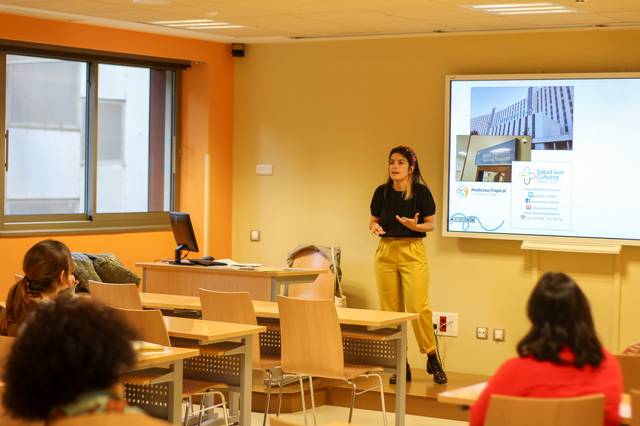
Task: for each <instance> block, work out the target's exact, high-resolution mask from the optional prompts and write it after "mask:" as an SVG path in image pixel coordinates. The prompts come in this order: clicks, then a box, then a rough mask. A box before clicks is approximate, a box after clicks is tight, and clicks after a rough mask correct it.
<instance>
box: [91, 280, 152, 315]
mask: <svg viewBox="0 0 640 426" xmlns="http://www.w3.org/2000/svg"><path fill="white" fill-rule="evenodd" d="M89 293H90V294H91V297H93V298H95V300H97V301H99V302H102V303H104V304H105V305H108V306H113V307H114V308H125V309H142V301H141V300H140V293H138V287H137V286H136V285H135V284H110V283H100V282H97V281H93V280H89Z"/></svg>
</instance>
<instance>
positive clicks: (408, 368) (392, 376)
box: [389, 363, 411, 385]
mask: <svg viewBox="0 0 640 426" xmlns="http://www.w3.org/2000/svg"><path fill="white" fill-rule="evenodd" d="M410 381H411V366H410V365H409V363H407V382H410ZM389 383H390V384H392V385H395V384H396V373H393V374H392V375H391V377H390V378H389Z"/></svg>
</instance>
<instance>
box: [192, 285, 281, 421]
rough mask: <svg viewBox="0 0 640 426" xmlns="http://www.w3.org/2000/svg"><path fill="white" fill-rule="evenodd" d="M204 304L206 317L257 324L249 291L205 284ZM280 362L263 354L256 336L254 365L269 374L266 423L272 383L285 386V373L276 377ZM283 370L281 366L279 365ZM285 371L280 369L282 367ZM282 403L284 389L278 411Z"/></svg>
mask: <svg viewBox="0 0 640 426" xmlns="http://www.w3.org/2000/svg"><path fill="white" fill-rule="evenodd" d="M199 291H200V304H201V305H202V319H204V320H209V321H222V322H232V323H236V324H251V325H257V324H258V322H257V320H256V313H255V310H254V309H253V302H252V300H251V295H250V294H249V292H244V291H243V292H223V291H212V290H205V289H203V288H201V289H200V290H199ZM279 365H280V358H273V357H263V356H261V355H260V338H259V336H258V335H255V336H254V337H253V369H254V370H259V371H262V372H264V373H265V374H266V375H267V403H266V407H265V410H264V417H263V419H262V424H263V426H264V425H266V423H267V415H268V413H269V405H270V403H271V386H272V385H273V384H274V383H276V384H278V385H279V386H280V390H282V384H283V383H282V374H277V377H278V380H274V378H275V377H276V375H275V374H274V373H276V371H273V370H275V369H276V368H277V367H279ZM278 370H279V368H278ZM278 372H279V373H281V372H280V371H278ZM281 404H282V392H280V393H279V394H278V415H280V408H281Z"/></svg>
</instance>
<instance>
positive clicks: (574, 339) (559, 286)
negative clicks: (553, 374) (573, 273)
mask: <svg viewBox="0 0 640 426" xmlns="http://www.w3.org/2000/svg"><path fill="white" fill-rule="evenodd" d="M527 314H528V316H529V320H530V321H531V330H529V333H528V334H527V335H526V336H525V337H524V338H523V339H522V340H521V341H520V342H519V343H518V354H520V356H528V355H530V356H533V357H534V358H536V359H538V360H544V361H552V362H553V363H556V364H562V363H564V361H563V360H562V359H561V358H560V357H559V352H560V350H561V349H563V348H568V349H570V350H571V352H573V354H574V356H575V360H574V362H573V364H574V365H576V366H578V367H582V366H584V365H586V364H589V365H592V366H594V367H596V366H598V365H599V364H600V362H601V361H602V359H603V357H604V354H603V352H602V346H601V344H600V341H599V340H598V336H597V335H596V331H595V328H594V326H593V319H592V317H591V308H590V307H589V301H588V300H587V298H586V297H585V295H584V293H583V292H582V290H580V287H578V285H577V284H576V283H575V282H574V281H573V280H572V279H571V277H569V276H568V275H566V274H563V273H555V272H547V273H546V274H544V275H543V276H542V278H540V280H539V281H538V283H537V284H536V286H535V288H534V289H533V292H532V293H531V296H530V297H529V303H528V305H527Z"/></svg>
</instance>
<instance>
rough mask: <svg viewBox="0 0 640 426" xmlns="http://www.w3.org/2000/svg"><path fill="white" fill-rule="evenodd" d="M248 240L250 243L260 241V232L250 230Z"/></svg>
mask: <svg viewBox="0 0 640 426" xmlns="http://www.w3.org/2000/svg"><path fill="white" fill-rule="evenodd" d="M249 239H250V240H251V241H260V231H259V230H257V229H252V230H251V232H249Z"/></svg>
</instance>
